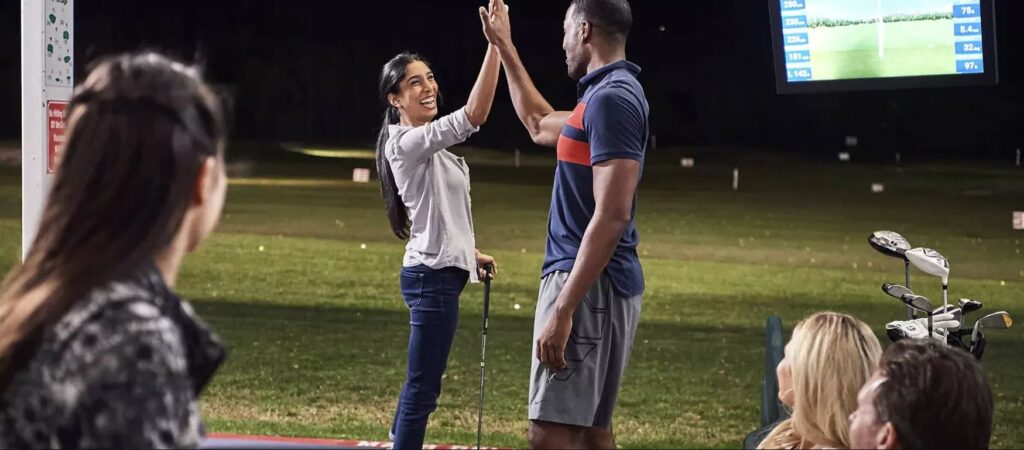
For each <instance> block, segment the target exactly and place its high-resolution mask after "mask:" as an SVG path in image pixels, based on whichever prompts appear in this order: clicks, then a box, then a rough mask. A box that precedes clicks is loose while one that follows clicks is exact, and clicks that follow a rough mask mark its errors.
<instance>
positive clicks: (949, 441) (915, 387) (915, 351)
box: [874, 339, 993, 449]
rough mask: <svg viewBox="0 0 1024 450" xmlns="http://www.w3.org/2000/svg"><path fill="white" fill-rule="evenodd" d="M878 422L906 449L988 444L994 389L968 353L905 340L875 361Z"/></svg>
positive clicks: (981, 446) (935, 344)
mask: <svg viewBox="0 0 1024 450" xmlns="http://www.w3.org/2000/svg"><path fill="white" fill-rule="evenodd" d="M879 368H880V369H881V371H882V374H883V375H884V376H885V378H886V379H885V381H883V382H882V383H881V384H879V385H878V388H877V390H876V391H875V402H874V404H875V410H876V411H877V417H878V421H879V423H883V424H884V423H886V422H890V423H892V424H893V426H894V427H895V428H896V434H897V436H898V437H899V440H900V443H901V444H902V446H903V448H905V449H928V448H964V449H967V448H970V449H980V448H988V446H989V439H990V438H991V436H992V408H993V405H992V390H991V388H990V387H989V384H988V381H987V380H986V378H985V373H984V372H983V371H982V369H981V365H980V364H978V362H977V361H976V360H975V359H974V356H972V355H971V354H970V353H967V352H965V351H963V350H961V349H958V348H954V347H950V346H949V345H946V344H943V343H940V342H938V341H936V340H934V339H904V340H902V341H900V342H897V343H896V344H893V345H892V346H890V347H889V348H888V349H887V350H886V351H885V353H884V354H882V360H881V362H879Z"/></svg>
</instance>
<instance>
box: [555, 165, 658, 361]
mask: <svg viewBox="0 0 1024 450" xmlns="http://www.w3.org/2000/svg"><path fill="white" fill-rule="evenodd" d="M593 169H594V201H595V203H596V209H595V210H594V217H593V218H591V219H590V224H589V225H587V231H586V232H585V233H584V234H583V242H582V244H581V245H580V250H579V253H578V254H577V257H576V264H575V265H574V266H573V268H572V272H571V273H570V274H569V278H568V280H567V281H566V282H565V286H564V287H563V288H562V291H561V293H559V295H558V299H557V300H556V301H555V314H554V316H553V317H552V318H551V319H550V320H549V321H548V323H547V325H546V326H545V327H544V330H543V331H542V332H541V334H540V337H539V339H538V341H537V344H538V345H537V355H536V356H537V358H538V359H540V361H541V362H542V363H544V364H546V365H548V366H550V367H553V368H558V369H561V368H563V367H565V343H566V341H568V339H569V332H570V331H571V330H572V316H573V313H574V312H575V311H576V308H577V307H578V306H579V304H580V302H581V301H582V300H583V296H584V295H586V293H587V290H588V289H590V286H593V285H594V283H595V282H596V281H597V279H598V277H599V276H601V272H602V271H604V269H605V267H606V266H607V265H608V261H610V260H611V257H612V253H613V252H614V251H615V248H616V246H617V245H618V243H619V240H620V239H622V234H623V233H624V232H625V231H626V227H628V226H629V223H630V221H631V220H632V214H633V198H634V194H635V193H636V187H637V184H639V181H640V162H639V161H635V160H632V159H612V160H608V161H605V162H601V163H598V164H595V165H594V166H593Z"/></svg>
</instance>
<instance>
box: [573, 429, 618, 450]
mask: <svg viewBox="0 0 1024 450" xmlns="http://www.w3.org/2000/svg"><path fill="white" fill-rule="evenodd" d="M580 437H581V441H580V448H609V449H614V448H615V434H614V433H612V429H611V428H601V427H587V428H584V429H583V433H582V434H581V436H580Z"/></svg>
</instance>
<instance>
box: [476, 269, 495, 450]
mask: <svg viewBox="0 0 1024 450" xmlns="http://www.w3.org/2000/svg"><path fill="white" fill-rule="evenodd" d="M491 270H492V269H491V266H490V265H487V266H484V275H485V276H484V319H483V322H484V323H483V328H482V329H481V330H480V402H479V404H478V405H477V410H476V411H477V414H476V448H477V450H480V444H481V442H482V440H483V431H484V380H485V379H486V378H485V377H486V369H487V320H488V316H489V315H490V312H491Z"/></svg>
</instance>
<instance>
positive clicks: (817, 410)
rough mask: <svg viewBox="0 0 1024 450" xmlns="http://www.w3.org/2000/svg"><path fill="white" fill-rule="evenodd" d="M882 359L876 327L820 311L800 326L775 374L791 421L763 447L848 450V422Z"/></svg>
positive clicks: (787, 420)
mask: <svg viewBox="0 0 1024 450" xmlns="http://www.w3.org/2000/svg"><path fill="white" fill-rule="evenodd" d="M881 355H882V346H881V344H879V342H878V338H876V337H875V335H874V333H872V332H871V328H870V327H868V326H867V324H865V323H864V322H861V321H860V320H857V319H856V318H854V317H852V316H849V315H846V314H838V313H833V312H820V313H816V314H813V315H811V316H810V317H808V318H806V319H804V320H803V321H801V322H800V323H798V324H797V325H796V328H795V329H794V330H793V337H792V338H791V339H790V341H789V343H788V344H786V357H785V358H784V359H783V360H782V362H780V363H779V366H778V368H777V369H776V371H777V372H778V376H779V400H781V401H782V403H784V404H785V405H786V406H788V407H789V408H791V409H792V411H793V413H792V417H791V418H790V419H786V420H785V421H783V422H782V423H780V424H779V425H778V426H776V427H775V429H773V430H772V431H771V433H769V434H768V436H767V437H765V439H764V441H762V442H761V445H759V446H758V448H801V449H805V448H849V447H850V427H849V421H848V419H847V418H848V417H849V415H850V413H852V412H853V411H854V410H856V409H857V392H858V391H859V390H860V388H861V386H863V385H864V383H865V382H866V381H867V380H868V379H869V378H871V374H872V373H873V372H874V370H875V368H877V367H878V360H879V358H880V357H881Z"/></svg>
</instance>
